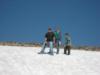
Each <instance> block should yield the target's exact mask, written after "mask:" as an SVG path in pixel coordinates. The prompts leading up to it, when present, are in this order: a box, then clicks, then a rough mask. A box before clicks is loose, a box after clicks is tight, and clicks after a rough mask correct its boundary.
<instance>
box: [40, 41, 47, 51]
mask: <svg viewBox="0 0 100 75" xmlns="http://www.w3.org/2000/svg"><path fill="white" fill-rule="evenodd" d="M46 45H47V44H46V43H45V42H44V43H43V46H42V50H41V52H40V53H44V50H45V48H46Z"/></svg>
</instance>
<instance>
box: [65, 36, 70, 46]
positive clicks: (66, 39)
mask: <svg viewBox="0 0 100 75" xmlns="http://www.w3.org/2000/svg"><path fill="white" fill-rule="evenodd" d="M65 44H66V45H71V38H70V37H65Z"/></svg>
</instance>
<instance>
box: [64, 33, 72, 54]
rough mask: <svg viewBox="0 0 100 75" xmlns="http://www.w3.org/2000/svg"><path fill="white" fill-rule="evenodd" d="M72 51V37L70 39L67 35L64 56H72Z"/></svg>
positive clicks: (66, 34)
mask: <svg viewBox="0 0 100 75" xmlns="http://www.w3.org/2000/svg"><path fill="white" fill-rule="evenodd" d="M70 50H71V37H70V35H69V33H65V46H64V54H68V55H70ZM67 51H68V52H67Z"/></svg>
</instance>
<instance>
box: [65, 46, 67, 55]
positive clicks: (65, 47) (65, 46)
mask: <svg viewBox="0 0 100 75" xmlns="http://www.w3.org/2000/svg"><path fill="white" fill-rule="evenodd" d="M66 51H67V48H66V46H65V47H64V54H66Z"/></svg>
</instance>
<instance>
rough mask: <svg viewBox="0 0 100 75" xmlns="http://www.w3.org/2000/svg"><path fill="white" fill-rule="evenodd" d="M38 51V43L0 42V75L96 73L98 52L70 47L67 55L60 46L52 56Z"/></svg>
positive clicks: (99, 64) (99, 71)
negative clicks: (11, 44) (69, 53)
mask: <svg viewBox="0 0 100 75" xmlns="http://www.w3.org/2000/svg"><path fill="white" fill-rule="evenodd" d="M48 50H49V48H47V49H46V52H48ZM40 51H41V48H40V47H18V46H0V75H100V52H96V51H84V50H71V55H64V54H63V49H60V54H58V55H57V54H56V53H54V56H52V55H49V54H38V52H40ZM54 52H56V49H54Z"/></svg>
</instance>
